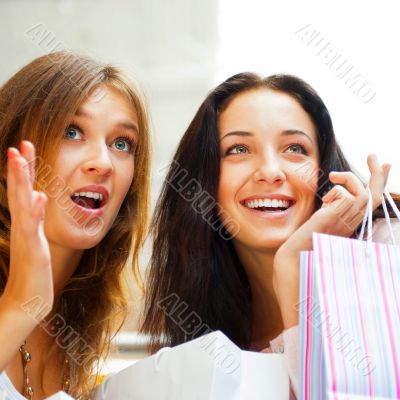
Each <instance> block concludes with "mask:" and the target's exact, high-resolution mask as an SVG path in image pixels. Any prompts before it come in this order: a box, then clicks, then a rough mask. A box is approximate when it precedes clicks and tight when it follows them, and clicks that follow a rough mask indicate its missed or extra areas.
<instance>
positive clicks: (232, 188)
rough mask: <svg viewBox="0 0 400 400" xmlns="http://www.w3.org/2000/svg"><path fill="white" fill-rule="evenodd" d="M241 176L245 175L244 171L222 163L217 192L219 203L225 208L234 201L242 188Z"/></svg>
mask: <svg viewBox="0 0 400 400" xmlns="http://www.w3.org/2000/svg"><path fill="white" fill-rule="evenodd" d="M241 174H243V171H241V170H240V168H234V167H233V166H232V165H226V164H225V165H224V164H223V163H221V170H220V174H219V184H218V192H217V202H218V203H219V204H220V205H222V206H224V205H226V204H229V202H230V201H232V200H234V198H235V194H236V193H237V191H238V190H239V187H240V182H241V178H240V176H241Z"/></svg>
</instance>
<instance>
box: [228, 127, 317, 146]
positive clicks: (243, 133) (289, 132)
mask: <svg viewBox="0 0 400 400" xmlns="http://www.w3.org/2000/svg"><path fill="white" fill-rule="evenodd" d="M292 135H303V136H305V137H306V138H307V139H308V140H309V141H310V142H311V143H314V142H313V140H312V139H311V138H310V136H309V135H307V134H306V133H304V132H303V131H301V130H300V129H285V130H284V131H282V132H281V136H292ZM228 136H241V137H249V136H254V134H253V133H252V132H248V131H233V132H229V133H227V134H226V135H224V136H223V137H222V138H221V140H223V139H225V138H226V137H228Z"/></svg>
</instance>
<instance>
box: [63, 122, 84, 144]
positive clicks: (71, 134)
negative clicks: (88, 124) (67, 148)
mask: <svg viewBox="0 0 400 400" xmlns="http://www.w3.org/2000/svg"><path fill="white" fill-rule="evenodd" d="M77 136H78V139H81V137H82V133H81V131H80V130H79V129H78V128H77V127H75V126H72V125H70V126H69V127H68V128H67V130H66V131H65V134H64V137H65V138H66V139H71V140H75V139H77Z"/></svg>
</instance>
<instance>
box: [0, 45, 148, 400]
mask: <svg viewBox="0 0 400 400" xmlns="http://www.w3.org/2000/svg"><path fill="white" fill-rule="evenodd" d="M104 84H105V85H107V86H109V87H112V88H114V89H117V90H118V91H119V92H120V93H121V94H123V95H124V96H125V97H126V98H127V99H128V100H129V101H130V102H131V104H132V106H133V107H134V108H135V110H136V113H137V116H138V124H139V143H138V146H137V149H136V153H135V174H134V178H133V181H132V185H131V188H130V190H129V192H128V194H127V196H126V198H125V199H124V202H123V204H122V205H121V208H120V210H119V213H118V216H117V217H116V219H115V221H114V223H113V225H112V227H111V229H110V230H109V232H108V233H107V234H106V236H105V237H104V238H103V240H102V241H101V242H100V243H99V244H98V245H97V246H95V247H94V248H91V249H88V250H85V251H84V254H83V256H82V259H81V261H80V263H79V265H78V268H77V269H76V271H75V273H74V275H73V276H72V279H71V280H70V281H69V282H68V284H67V285H66V287H65V289H64V291H63V293H62V295H61V297H60V301H59V302H58V303H57V304H56V305H55V306H54V309H53V314H54V313H56V314H57V315H59V316H60V318H62V319H63V320H64V321H65V324H66V326H68V327H69V329H68V330H66V331H65V333H64V337H63V339H62V341H63V343H67V344H70V345H71V346H69V347H68V350H67V352H68V355H69V356H70V358H71V359H72V360H75V362H73V367H74V368H73V371H74V374H73V375H72V377H71V378H72V382H71V393H72V394H73V395H75V396H76V397H79V396H82V395H83V393H85V392H86V393H87V392H88V391H89V390H90V389H91V387H88V385H87V383H88V382H93V379H92V378H93V371H96V366H97V365H98V361H99V360H100V359H102V358H104V357H105V356H106V355H107V354H108V351H109V344H110V339H111V337H112V335H113V334H114V333H115V332H116V331H117V330H118V329H119V328H120V326H121V324H122V322H123V320H124V318H125V316H126V311H127V301H126V298H125V295H124V284H123V282H124V279H123V271H124V267H125V266H126V264H127V262H128V260H131V267H132V270H133V272H134V275H135V276H136V277H138V276H139V274H138V271H139V267H138V257H139V250H140V248H141V246H142V244H143V242H144V239H145V234H146V230H147V217H148V205H149V176H150V147H151V146H150V134H149V119H148V115H147V111H146V107H145V103H144V101H143V99H142V96H141V94H140V91H139V90H138V89H137V88H136V86H135V85H134V84H133V83H132V82H131V81H130V80H129V79H128V78H127V77H125V76H124V75H123V74H122V72H121V71H120V70H119V69H118V68H116V67H114V66H111V65H103V64H101V63H99V62H97V61H94V60H93V59H91V58H89V57H86V56H81V55H78V54H76V53H73V52H68V51H61V52H54V53H50V54H48V55H45V56H42V57H39V58H37V59H35V60H34V61H32V62H31V63H30V64H28V65H27V66H25V67H24V68H22V69H21V70H20V71H19V72H17V73H16V74H15V75H14V76H13V77H12V78H11V79H9V80H8V81H7V82H6V83H5V84H4V85H2V87H1V88H0V157H1V168H2V174H1V178H0V293H2V292H3V290H4V287H5V285H6V282H7V277H8V268H9V261H10V223H11V222H10V213H9V208H8V202H7V182H6V180H5V174H4V171H5V167H6V164H7V148H8V147H10V146H14V147H18V146H19V143H20V141H21V140H30V141H31V142H32V143H33V144H34V145H35V147H36V154H37V156H38V157H40V158H41V159H43V160H44V161H45V162H46V163H48V164H49V165H52V163H53V162H54V159H55V157H56V155H57V152H58V146H59V144H60V142H61V139H62V137H63V135H64V132H65V130H66V129H67V126H68V124H69V122H70V120H71V117H72V116H73V115H74V114H75V112H76V110H77V109H78V107H79V105H80V104H81V103H82V102H83V101H84V100H85V99H86V98H87V96H89V95H90V94H92V93H93V91H94V90H95V89H96V88H98V87H99V86H101V85H104ZM44 173H45V171H40V170H39V171H38V175H37V179H36V184H35V186H36V187H37V185H38V182H39V180H41V178H43V177H41V176H40V174H44ZM130 256H131V257H130ZM67 331H68V334H67ZM71 331H73V332H75V333H77V334H78V336H79V338H80V339H81V340H80V341H78V342H79V343H75V339H76V337H77V336H76V335H71V334H70V333H71ZM61 335H63V334H62V333H61ZM73 341H74V342H73ZM74 343H75V344H74ZM83 344H84V345H83ZM55 346H56V345H55ZM55 346H54V347H55ZM53 350H54V349H53ZM77 360H79V361H77ZM83 361H84V362H83Z"/></svg>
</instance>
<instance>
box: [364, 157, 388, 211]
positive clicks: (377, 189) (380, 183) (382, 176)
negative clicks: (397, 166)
mask: <svg viewBox="0 0 400 400" xmlns="http://www.w3.org/2000/svg"><path fill="white" fill-rule="evenodd" d="M367 163H368V168H369V170H370V172H371V177H370V180H369V183H368V186H369V189H370V191H371V195H372V208H373V209H375V208H376V207H378V206H379V205H380V204H381V202H382V194H383V191H384V190H385V187H386V184H387V181H388V177H389V171H390V168H391V165H390V164H383V165H380V164H379V161H378V157H377V156H376V155H375V154H370V155H369V156H368V159H367Z"/></svg>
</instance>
